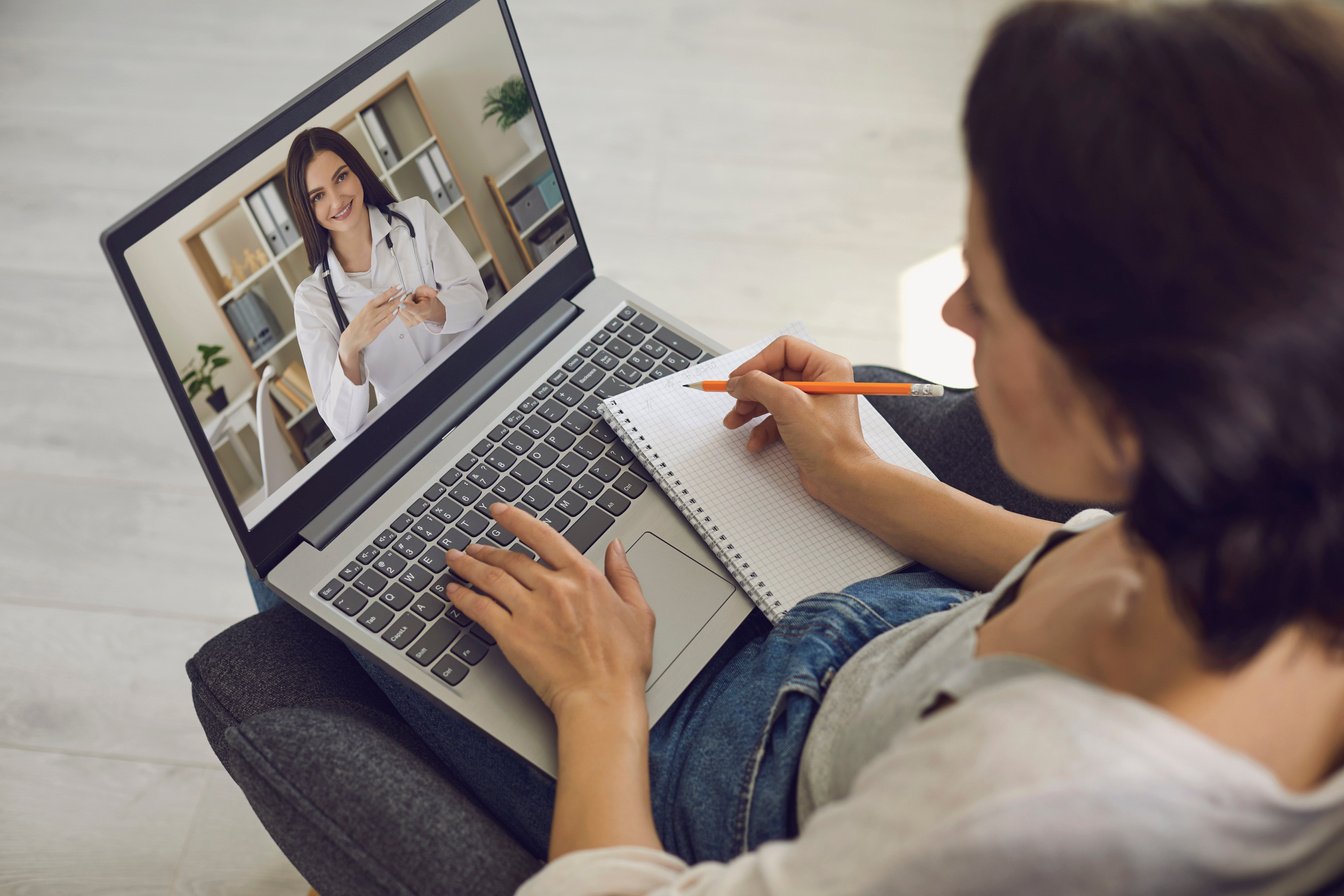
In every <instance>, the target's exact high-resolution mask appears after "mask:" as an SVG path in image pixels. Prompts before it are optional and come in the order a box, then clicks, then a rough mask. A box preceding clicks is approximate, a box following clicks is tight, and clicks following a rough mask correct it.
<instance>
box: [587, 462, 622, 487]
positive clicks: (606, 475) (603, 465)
mask: <svg viewBox="0 0 1344 896" xmlns="http://www.w3.org/2000/svg"><path fill="white" fill-rule="evenodd" d="M588 472H589V473H592V474H593V475H594V476H596V477H597V478H598V479H601V480H602V481H603V482H610V481H611V480H613V479H615V478H616V477H617V476H619V475H620V473H621V468H620V467H619V466H617V465H616V462H615V461H613V460H612V459H611V458H609V457H604V458H601V459H600V460H598V461H597V462H596V463H594V464H593V465H592V466H591V467H589V468H588Z"/></svg>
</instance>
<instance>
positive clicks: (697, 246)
mask: <svg viewBox="0 0 1344 896" xmlns="http://www.w3.org/2000/svg"><path fill="white" fill-rule="evenodd" d="M420 3H421V0H382V2H379V3H367V2H356V0H327V2H323V3H315V2H299V3H274V2H271V0H230V2H229V3H213V4H207V3H178V2H170V0H139V2H133V3H129V4H105V3H95V2H92V0H86V2H72V0H44V2H42V3H19V2H14V0H8V2H3V3H0V133H2V134H3V137H2V138H0V160H2V161H3V165H0V218H2V219H3V221H4V222H5V223H4V239H3V241H0V273H2V274H3V277H4V281H5V282H6V283H8V284H9V286H8V287H7V288H6V289H5V290H4V292H3V297H0V315H3V317H2V318H0V321H2V323H3V325H2V326H0V374H2V375H0V502H3V503H2V506H0V509H2V510H3V513H0V621H2V622H3V624H0V893H23V894H47V893H53V894H55V893H59V894H67V893H69V894H76V893H78V894H110V893H126V894H137V896H147V894H158V893H169V892H172V893H247V894H271V893H275V894H280V893H286V894H302V893H304V892H305V891H306V885H305V884H304V883H303V881H302V880H301V879H300V877H299V876H298V874H297V873H296V872H295V871H294V870H293V869H292V868H291V867H290V866H289V864H288V863H287V862H286V861H285V859H284V857H283V856H282V855H281V854H280V853H279V851H278V850H277V849H276V848H275V846H274V845H273V844H271V842H270V841H269V839H268V838H267V836H266V834H265V832H264V831H263V830H262V829H261V827H260V825H259V824H258V823H257V822H256V820H255V819H254V818H253V816H252V815H251V813H250V811H249V809H248V807H247V805H246V803H245V801H244V800H243V799H242V797H241V795H240V793H239V792H238V791H237V789H236V787H234V785H233V783H232V782H231V781H230V780H229V779H228V777H227V776H226V775H225V774H224V772H223V771H222V770H220V769H219V768H218V766H217V764H216V761H215V758H214V756H213V754H212V753H211V752H210V749H209V747H208V746H207V744H206V742H205V739H204V737H203V735H202V734H201V732H200V730H199V728H198V725H197V722H196V719H195V716H194V714H193V711H192V707H191V702H190V699H189V689H188V685H187V679H186V676H185V675H184V674H183V670H182V666H183V663H184V662H185V661H186V659H187V658H188V657H189V656H190V655H191V654H192V653H193V652H194V651H195V649H196V648H197V647H198V646H199V645H200V644H201V643H202V642H204V641H205V640H206V639H207V638H209V637H210V636H211V635H213V634H214V633H216V632H218V631H219V630H220V629H222V628H224V627H225V626H227V625H228V624H230V623H231V622H233V621H235V620H237V619H239V618H241V617H243V616H244V615H246V614H248V613H249V612H251V611H252V603H251V598H250V595H249V593H248V590H247V587H246V584H245V581H244V578H243V573H242V567H241V561H240V559H239V557H238V555H237V551H236V549H235V548H234V545H233V542H232V539H231V537H230V536H229V534H228V532H227V530H226V527H225V525H224V523H223V520H222V517H221V516H220V514H219V512H218V510H217V508H216V506H215V504H214V501H213V499H212V498H211V496H210V495H209V493H208V491H207V489H206V487H205V481H204V478H203V476H202V474H201V472H200V470H199V468H198V466H197V464H196V461H195V460H194V458H193V456H192V454H191V452H190V450H189V448H188V445H187V442H186V439H185V438H184V436H183V435H182V433H181V431H180V429H179V427H178V424H177V423H176V421H175V419H174V417H173V414H172V411H171V408H170V405H169V402H168V400H167V398H166V397H165V395H164V394H163V389H162V386H161V385H160V384H159V382H158V379H157V377H156V374H155V372H154V370H153V369H152V367H151V365H150V363H149V361H148V358H147V355H146V353H145V350H144V348H143V347H142V343H141V341H140V337H139V335H138V334H137V332H136V331H135V328H134V326H133V325H132V321H131V318H130V316H129V314H128V313H127V311H126V309H125V306H124V304H123V301H122V299H121V296H120V294H119V292H118V290H117V289H116V287H115V285H114V284H113V282H112V279H111V276H110V275H109V272H108V269H107V266H106V264H105V263H104V260H103V258H102V255H101V251H100V249H99V246H98V243H97V236H98V234H99V232H100V231H101V230H102V229H103V228H104V227H106V226H107V225H108V224H110V223H111V222H113V221H114V220H116V219H117V218H119V217H120V216H121V215H123V214H124V213H126V212H127V211H129V210H130V209H132V208H133V207H135V206H136V205H138V204H139V203H140V202H142V201H143V200H145V199H146V198H148V197H149V196H150V195H152V194H153V193H155V192H157V191H158V190H159V189H161V188H162V187H164V186H165V185H167V184H168V183H169V182H170V181H172V180H173V179H175V178H176V177H177V176H178V175H180V174H182V173H183V172H185V171H186V170H188V169H189V168H191V167H192V166H194V165H195V164H196V163H197V162H199V161H200V160H202V159H203V158H205V157H206V156H207V155H209V154H211V153H212V152H213V151H214V150H215V149H216V148H218V147H219V146H221V145H223V144H224V143H226V142H227V141H229V140H230V139H231V138H233V137H234V136H235V135H237V134H238V133H239V132H241V131H242V130H244V129H245V128H246V127H248V126H249V125H251V124H253V123H254V122H255V121H257V120H258V119H260V118H262V117H264V116H265V115H266V114H267V113H269V112H270V111H271V110H272V109H273V108H275V107H276V106H277V105H279V104H280V103H282V102H283V101H286V100H288V99H289V98H290V97H291V96H293V95H294V94H296V93H297V92H298V91H299V90H301V89H302V88H304V87H306V86H307V85H308V84H309V83H311V82H313V81H314V80H316V79H317V78H318V77H320V76H321V75H322V74H323V73H325V72H327V71H329V70H330V69H332V68H334V67H335V66H336V65H338V64H339V63H340V62H342V61H343V60H345V59H346V58H348V57H349V56H350V55H352V54H353V53H355V52H357V51H358V50H360V49H362V48H363V47H364V46H365V45H366V44H368V43H369V42H371V41H373V40H374V39H375V38H377V37H378V36H379V35H381V34H382V33H384V32H385V31H386V30H388V29H389V28H391V27H392V26H394V25H396V24H398V23H399V22H400V21H402V20H403V19H405V18H406V17H408V16H409V15H411V14H412V13H413V12H415V11H416V10H417V9H418V8H419V6H420ZM1002 5H1003V4H1002V2H1001V0H838V2H835V3H825V4H818V3H813V2H802V0H664V2H657V3H629V2H620V0H569V2H565V3H555V2H548V0H517V4H516V8H515V10H514V11H515V16H516V19H517V22H518V27H519V31H520V35H521V38H522V41H523V44H524V46H526V47H527V49H528V53H529V59H530V61H531V64H532V67H533V73H534V76H535V78H536V80H537V82H538V84H539V85H540V88H539V89H540V95H541V100H542V102H543V104H544V107H545V108H546V110H547V113H548V117H549V119H550V121H551V124H552V131H553V135H554V137H555V140H556V145H557V147H558V149H559V151H560V154H561V158H562V161H563V164H564V168H565V171H566V173H567V175H568V178H569V182H570V187H571V191H572V193H573V195H574V197H575V201H576V206H577V209H578V213H579V215H580V216H581V220H582V221H583V223H584V226H585V230H586V232H587V235H588V238H589V241H590V244H591V250H592V255H593V257H594V259H595V261H596V263H597V266H598V269H599V271H600V272H603V273H606V274H608V275H611V276H613V277H615V278H616V279H618V280H619V281H621V282H622V283H624V284H625V285H627V286H629V287H631V288H633V289H635V290H636V291H637V292H639V293H640V294H642V295H644V296H646V297H647V298H649V299H651V300H653V301H655V302H658V303H660V304H662V305H663V306H665V307H667V308H669V309H671V310H673V311H674V312H676V313H679V314H680V315H681V316H683V317H684V318H686V319H687V320H689V321H690V322H691V323H692V324H694V325H696V326H698V327H700V328H701V329H703V330H705V331H706V332H708V333H710V334H711V335H713V336H715V337H717V338H718V339H720V340H722V341H724V342H726V343H728V344H735V343H741V342H745V341H749V340H751V339H754V338H756V337H757V336H759V335H761V334H763V333H764V332H766V331H767V330H768V329H770V328H773V327H775V326H777V325H780V324H782V323H784V322H787V321H789V320H791V319H794V318H798V319H802V320H803V321H804V322H806V323H807V324H808V326H809V327H810V328H811V330H812V332H813V334H814V335H815V336H816V337H817V338H818V340H819V341H821V342H822V343H823V344H826V345H828V346H831V347H834V348H836V349H838V350H841V351H843V352H845V353H847V354H849V355H850V356H851V357H853V358H854V359H855V360H856V361H865V362H881V363H900V362H901V360H902V357H901V355H900V353H899V350H898V349H899V345H900V344H901V343H900V341H899V339H900V337H901V336H902V335H903V334H902V333H901V332H900V329H901V327H902V326H904V328H905V333H904V336H905V337H906V339H907V344H908V342H909V337H910V336H911V335H912V334H913V335H916V336H917V337H918V341H919V342H921V343H922V344H925V345H928V344H935V343H933V340H937V339H939V338H941V336H940V332H941V331H940V325H939V324H938V322H937V321H936V318H935V312H936V301H933V302H929V301H927V300H926V301H925V303H924V305H923V306H921V307H920V308H915V309H913V310H912V306H911V305H910V303H906V304H904V305H903V304H902V303H901V302H899V301H898V289H899V286H900V284H901V282H902V281H901V275H902V272H903V271H905V270H906V269H907V268H909V267H910V266H911V265H914V264H915V263H916V262H918V261H919V260H921V259H924V258H927V257H929V256H931V255H933V254H935V253H937V252H939V251H940V250H943V249H945V248H946V247H948V246H950V245H953V244H955V243H956V242H957V241H958V240H959V238H960V234H961V230H962V221H961V213H962V210H961V206H962V202H963V193H964V188H965V182H964V174H963V168H962V160H961V157H960V153H959V149H958V142H957V133H956V117H957V113H958V106H959V99H960V95H961V92H962V90H963V87H964V82H965V78H966V76H967V73H968V71H969V68H970V65H971V63H972V60H973V58H974V53H975V51H976V49H977V47H978V45H979V43H980V40H981V39H982V36H983V34H984V31H985V29H986V26H987V24H988V22H989V21H990V20H991V18H992V17H993V15H994V14H996V13H997V11H998V10H999V9H1000V8H1001V7H1002ZM935 299H936V297H935ZM912 301H913V300H912ZM921 315H922V317H921ZM951 376H953V377H954V378H955V373H954V374H952V375H951Z"/></svg>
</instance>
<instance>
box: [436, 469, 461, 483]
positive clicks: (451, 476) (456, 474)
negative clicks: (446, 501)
mask: <svg viewBox="0 0 1344 896" xmlns="http://www.w3.org/2000/svg"><path fill="white" fill-rule="evenodd" d="M461 478H462V471H461V470H459V469H458V468H457V467H453V468H452V469H451V470H449V471H448V472H447V473H444V474H443V475H442V476H440V477H439V484H440V485H444V486H447V487H448V488H452V487H453V486H454V485H456V484H457V480H459V479H461Z"/></svg>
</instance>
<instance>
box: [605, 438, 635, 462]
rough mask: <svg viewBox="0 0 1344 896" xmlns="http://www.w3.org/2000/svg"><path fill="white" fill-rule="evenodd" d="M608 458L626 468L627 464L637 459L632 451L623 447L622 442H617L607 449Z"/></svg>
mask: <svg viewBox="0 0 1344 896" xmlns="http://www.w3.org/2000/svg"><path fill="white" fill-rule="evenodd" d="M607 457H609V458H611V459H612V460H614V461H616V463H618V464H620V465H621V466H625V465H626V464H628V463H630V461H632V460H634V459H635V456H634V455H633V454H631V453H630V449H629V448H627V447H625V446H624V445H622V444H621V443H620V442H616V443H615V444H613V445H612V446H611V447H610V448H608V449H607Z"/></svg>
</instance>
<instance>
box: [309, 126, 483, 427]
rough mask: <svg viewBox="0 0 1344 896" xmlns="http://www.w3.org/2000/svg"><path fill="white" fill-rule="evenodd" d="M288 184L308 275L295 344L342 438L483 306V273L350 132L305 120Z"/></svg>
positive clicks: (321, 408) (326, 416) (325, 414)
mask: <svg viewBox="0 0 1344 896" xmlns="http://www.w3.org/2000/svg"><path fill="white" fill-rule="evenodd" d="M285 185H286V188H287V189H288V192H289V201H290V205H291V206H292V207H293V209H294V211H295V215H296V217H297V218H298V222H299V230H300V232H301V234H302V236H303V243H304V248H305V249H306V250H307V252H308V264H309V266H310V267H311V268H312V269H313V274H312V275H311V276H309V277H308V278H307V279H306V280H304V281H303V282H302V283H300V284H299V288H298V290H297V291H296V292H295V293H294V320H295V324H296V327H297V331H298V342H299V349H300V351H301V352H302V353H303V363H304V366H305V367H306V368H307V370H308V378H309V380H310V381H311V382H312V385H313V395H314V397H315V398H316V400H317V409H318V412H319V413H320V414H321V415H322V419H323V420H324V421H325V422H326V424H327V427H328V428H329V429H330V430H331V432H332V434H333V435H335V436H336V438H338V439H343V438H348V437H349V436H351V435H353V434H354V433H355V432H357V431H358V430H359V428H360V426H361V425H362V424H363V423H364V418H365V416H366V415H367V413H368V408H369V399H368V386H367V384H368V383H370V382H371V383H373V389H374V393H375V394H376V395H377V397H378V401H379V402H380V403H381V402H383V401H384V400H386V397H387V396H389V395H393V394H395V393H396V392H397V390H398V389H399V388H400V387H402V386H403V385H404V384H405V383H406V382H407V381H408V380H409V379H410V378H411V377H412V376H413V375H414V374H415V373H416V372H417V371H419V370H420V368H421V367H422V366H423V365H424V363H425V362H426V361H428V360H429V359H430V358H432V357H433V356H434V355H435V354H437V353H438V352H439V350H440V349H442V348H443V347H444V346H446V345H449V344H450V343H452V342H453V340H454V339H455V338H457V336H456V334H458V333H461V332H462V331H463V330H466V329H468V328H470V327H471V326H472V325H473V324H475V323H476V322H477V321H478V320H480V319H481V315H482V314H484V313H485V299H486V294H485V286H484V284H482V282H481V275H480V272H479V271H478V270H477V269H476V263H475V262H474V261H473V260H472V258H471V256H470V255H469V254H468V253H467V250H466V249H465V248H464V247H463V245H462V243H461V241H460V240H458V238H457V237H456V236H455V235H454V234H453V231H452V229H451V228H450V227H449V226H448V224H447V223H446V222H445V221H444V220H443V217H442V216H441V215H440V214H439V213H438V212H437V211H436V210H435V209H434V207H433V206H431V205H430V204H429V203H428V202H426V201H425V200H424V199H421V198H419V197H416V196H412V197H410V198H408V199H404V200H402V201H401V202H397V201H396V200H395V199H393V197H392V194H391V193H389V192H388V189H387V187H386V186H384V185H383V183H382V182H381V181H379V180H378V177H377V175H375V174H374V173H373V170H372V169H371V168H370V167H369V164H368V163H367V162H365V161H364V158H363V157H362V156H361V155H360V154H359V152H358V151H357V150H356V149H355V148H354V147H353V146H352V145H351V144H350V142H349V141H348V140H346V139H345V138H344V137H342V136H341V135H340V134H338V133H336V132H335V131H332V130H328V129H327V128H309V129H308V130H306V131H304V132H302V133H301V134H299V135H298V136H297V137H295V138H294V143H293V144H292V145H291V146H290V148H289V161H288V164H287V165H286V169H285Z"/></svg>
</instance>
